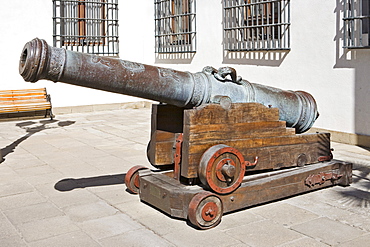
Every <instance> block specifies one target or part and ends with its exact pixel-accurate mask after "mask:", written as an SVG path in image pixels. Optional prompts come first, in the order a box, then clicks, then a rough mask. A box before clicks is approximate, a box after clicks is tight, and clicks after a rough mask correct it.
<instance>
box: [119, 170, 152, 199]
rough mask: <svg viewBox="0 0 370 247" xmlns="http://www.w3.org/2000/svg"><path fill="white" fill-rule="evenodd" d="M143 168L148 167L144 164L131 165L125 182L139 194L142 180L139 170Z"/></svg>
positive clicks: (131, 190) (129, 188)
mask: <svg viewBox="0 0 370 247" xmlns="http://www.w3.org/2000/svg"><path fill="white" fill-rule="evenodd" d="M143 169H148V168H146V167H144V166H134V167H131V169H130V170H128V172H127V173H126V176H125V184H126V187H127V189H128V190H129V191H130V192H132V193H134V194H138V193H139V188H140V182H139V171H140V170H143Z"/></svg>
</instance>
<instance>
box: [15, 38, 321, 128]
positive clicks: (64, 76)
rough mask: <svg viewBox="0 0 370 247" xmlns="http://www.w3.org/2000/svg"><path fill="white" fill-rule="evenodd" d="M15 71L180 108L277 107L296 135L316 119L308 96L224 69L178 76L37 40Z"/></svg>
mask: <svg viewBox="0 0 370 247" xmlns="http://www.w3.org/2000/svg"><path fill="white" fill-rule="evenodd" d="M19 73H20V74H21V75H22V77H23V78H24V80H25V81H29V82H36V81H38V80H40V79H46V80H51V81H54V82H57V81H59V82H64V83H68V84H73V85H78V86H83V87H88V88H94V89H99V90H103V91H108V92H113V93H119V94H125V95H130V96H135V97H140V98H145V99H150V100H154V101H159V102H163V103H167V104H171V105H176V106H179V107H185V108H190V107H195V106H199V105H202V104H206V103H215V102H218V100H219V98H220V96H227V97H228V98H229V99H230V100H231V102H233V103H245V102H257V103H261V104H264V105H265V106H269V107H277V108H279V116H280V120H282V121H286V123H287V126H288V127H293V128H295V129H296V132H297V133H302V132H305V131H307V130H308V129H309V128H310V127H311V126H312V125H313V123H314V122H315V120H316V118H317V117H318V112H317V106H316V102H315V100H314V98H313V97H312V96H311V95H310V94H309V93H306V92H303V91H286V90H281V89H278V88H273V87H268V86H264V85H259V84H255V83H250V82H248V81H246V80H242V79H241V78H240V77H238V76H237V75H236V71H235V70H234V69H233V68H230V67H224V68H220V69H219V70H216V69H214V68H212V67H205V68H204V69H203V71H202V72H198V73H190V72H182V71H177V70H173V69H168V68H161V67H156V66H151V65H145V64H141V63H136V62H130V61H125V60H121V59H117V58H111V57H100V56H96V55H91V54H85V53H79V52H74V51H69V50H65V49H63V48H56V47H51V46H49V45H48V44H47V43H46V42H45V41H44V40H41V39H38V38H35V39H33V40H31V41H30V42H28V43H26V45H25V46H24V48H23V50H22V53H21V57H20V62H19Z"/></svg>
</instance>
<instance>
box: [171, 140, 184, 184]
mask: <svg viewBox="0 0 370 247" xmlns="http://www.w3.org/2000/svg"><path fill="white" fill-rule="evenodd" d="M182 137H183V133H180V134H179V135H178V137H177V138H176V146H175V147H176V150H175V158H174V161H175V167H174V169H173V178H174V179H180V163H181V147H182V140H183V138H182Z"/></svg>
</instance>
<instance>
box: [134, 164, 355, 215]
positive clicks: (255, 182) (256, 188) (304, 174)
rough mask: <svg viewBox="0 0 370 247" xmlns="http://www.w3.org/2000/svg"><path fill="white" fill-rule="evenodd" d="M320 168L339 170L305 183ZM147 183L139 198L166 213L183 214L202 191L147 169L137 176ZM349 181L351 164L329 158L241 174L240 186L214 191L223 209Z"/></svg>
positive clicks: (328, 171)
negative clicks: (252, 174)
mask: <svg viewBox="0 0 370 247" xmlns="http://www.w3.org/2000/svg"><path fill="white" fill-rule="evenodd" d="M320 172H327V173H330V172H334V173H337V174H341V175H342V176H341V177H340V178H339V179H334V180H327V181H324V182H323V183H322V184H316V185H314V186H308V185H307V184H306V183H305V180H306V179H307V178H308V177H309V176H310V175H315V174H318V173H320ZM144 183H145V184H147V186H146V187H143V188H142V189H141V192H140V199H141V200H142V201H144V202H146V203H148V204H150V205H152V206H154V207H156V208H158V209H160V210H162V211H163V212H166V213H167V214H169V215H171V216H173V217H178V218H183V219H186V218H187V216H188V215H187V213H188V205H189V202H190V200H191V199H192V198H193V196H194V195H196V194H197V193H200V192H202V191H204V189H203V188H202V187H200V186H186V185H184V184H181V183H180V182H179V181H177V180H175V179H172V178H171V177H169V176H166V175H164V174H161V173H147V174H145V175H143V176H140V184H144ZM350 183H352V164H351V163H347V162H343V161H338V160H332V161H328V162H323V163H318V164H313V165H310V166H306V167H299V168H293V169H288V170H284V171H281V172H279V173H274V172H270V173H264V177H262V178H252V179H248V176H246V177H245V180H243V183H242V184H241V186H240V187H239V188H238V189H237V190H236V191H235V192H233V193H231V194H228V195H218V196H219V197H220V199H221V200H222V203H223V207H224V213H226V212H232V211H235V210H240V209H243V208H246V207H251V206H255V205H258V204H262V203H266V202H270V201H273V200H277V199H281V198H286V197H290V196H294V195H297V194H300V193H305V192H309V191H313V190H317V189H322V188H326V187H330V186H334V185H341V186H347V185H349V184H350Z"/></svg>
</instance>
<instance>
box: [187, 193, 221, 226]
mask: <svg viewBox="0 0 370 247" xmlns="http://www.w3.org/2000/svg"><path fill="white" fill-rule="evenodd" d="M222 214H223V207H222V202H221V199H220V198H219V197H218V196H217V195H215V194H213V193H211V192H208V191H204V192H201V193H198V194H196V195H195V196H194V197H193V199H191V201H190V204H189V211H188V218H189V221H190V223H191V224H193V225H194V226H196V227H197V228H199V229H203V230H205V229H209V228H212V227H215V226H217V225H218V224H219V223H220V221H221V217H222Z"/></svg>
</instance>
